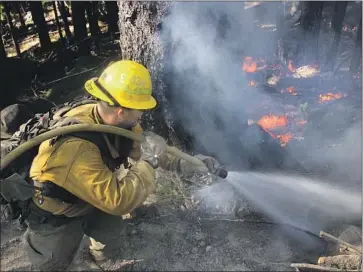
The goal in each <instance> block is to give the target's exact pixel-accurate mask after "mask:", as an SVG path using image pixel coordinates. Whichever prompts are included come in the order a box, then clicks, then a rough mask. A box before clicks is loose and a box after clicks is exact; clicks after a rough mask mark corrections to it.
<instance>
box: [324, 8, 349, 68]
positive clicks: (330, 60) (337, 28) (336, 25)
mask: <svg viewBox="0 0 363 272" xmlns="http://www.w3.org/2000/svg"><path fill="white" fill-rule="evenodd" d="M347 4H348V2H347V1H338V2H336V3H335V5H334V14H333V19H332V28H333V31H334V40H333V43H332V45H331V47H330V50H329V52H328V55H327V58H326V61H325V65H326V66H325V70H331V69H333V68H334V66H335V62H336V58H337V53H338V47H339V43H340V36H341V32H342V24H343V20H344V17H345V11H346V9H347Z"/></svg>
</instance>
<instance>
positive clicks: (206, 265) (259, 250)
mask: <svg viewBox="0 0 363 272" xmlns="http://www.w3.org/2000/svg"><path fill="white" fill-rule="evenodd" d="M157 177H158V185H157V189H156V191H155V194H154V195H152V196H150V198H149V200H148V205H150V204H152V205H155V206H156V208H157V211H158V213H157V215H156V216H146V217H136V218H134V219H129V220H128V224H127V225H126V228H125V230H124V231H120V235H122V236H123V237H124V240H123V244H120V245H119V252H118V253H117V254H116V255H117V257H116V258H115V259H113V260H109V261H108V262H106V263H105V264H103V265H102V269H104V270H111V271H112V270H117V271H120V270H122V271H124V270H126V271H130V270H133V271H138V270H158V271H161V270H169V271H186V270H188V271H191V270H194V271H211V270H218V271H255V270H259V271H262V270H263V271H293V270H292V269H291V268H290V267H289V265H290V263H291V262H315V261H316V260H317V258H318V256H320V255H321V254H323V252H324V250H325V243H324V242H322V241H321V240H319V239H317V238H316V237H313V236H309V235H308V234H306V233H303V232H300V231H297V230H294V229H286V228H285V229H283V228H281V226H279V225H270V224H254V223H245V222H241V219H236V218H235V217H234V216H232V215H231V212H230V211H228V210H230V207H228V206H225V207H224V208H225V209H224V212H222V213H220V214H219V215H217V213H216V209H209V210H208V212H207V209H206V208H208V207H203V208H202V205H195V206H194V207H192V206H191V205H190V202H188V199H187V198H188V197H187V196H186V195H185V194H187V188H184V189H183V188H181V186H183V185H181V184H179V183H178V182H179V181H180V180H179V179H178V178H177V177H176V176H175V175H168V174H167V173H165V172H163V171H160V172H159V173H158V176H157ZM182 190H183V193H181V192H182ZM184 190H185V191H184ZM170 192H175V196H174V197H170V195H172V194H170ZM181 194H183V195H184V196H183V197H185V198H186V199H183V197H180V195H181ZM168 195H169V197H167V196H168ZM181 203H183V204H181ZM180 204H181V205H180ZM188 205H189V206H188ZM242 206H243V205H242ZM209 208H215V207H209ZM222 208H223V207H219V210H220V211H221V210H222ZM242 212H244V216H242V217H244V218H248V219H251V216H252V217H253V216H257V215H255V214H254V213H253V211H250V210H248V209H244V210H243V211H242ZM240 218H241V216H240ZM260 220H261V217H260ZM23 232H24V231H21V230H18V229H17V224H16V222H12V223H7V222H2V225H1V271H24V270H30V269H31V266H30V263H29V261H28V259H27V257H26V255H25V254H24V251H23V243H22V234H23ZM87 241H88V237H86V236H85V237H84V240H83V242H82V245H81V247H80V249H79V252H78V253H77V256H76V258H75V260H74V262H73V264H72V265H71V267H70V268H69V270H70V271H91V270H92V271H94V270H96V271H97V270H100V268H99V267H98V266H97V265H96V264H95V263H94V262H93V261H92V260H91V258H90V257H89V255H88V251H87Z"/></svg>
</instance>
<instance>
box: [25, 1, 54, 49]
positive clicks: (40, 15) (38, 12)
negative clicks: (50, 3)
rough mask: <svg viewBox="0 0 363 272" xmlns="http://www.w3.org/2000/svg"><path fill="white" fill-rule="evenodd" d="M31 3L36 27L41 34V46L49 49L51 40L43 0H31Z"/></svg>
mask: <svg viewBox="0 0 363 272" xmlns="http://www.w3.org/2000/svg"><path fill="white" fill-rule="evenodd" d="M29 5H30V11H31V14H32V18H33V21H34V24H35V25H36V29H37V32H38V34H39V41H40V46H41V47H42V49H44V50H47V49H48V48H49V47H50V46H51V41H50V38H49V33H48V27H47V22H46V21H45V18H44V9H43V5H42V2H38V1H34V2H33V1H31V2H29Z"/></svg>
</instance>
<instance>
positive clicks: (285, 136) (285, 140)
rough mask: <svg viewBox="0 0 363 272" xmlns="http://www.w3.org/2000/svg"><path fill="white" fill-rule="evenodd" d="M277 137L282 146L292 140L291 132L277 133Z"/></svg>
mask: <svg viewBox="0 0 363 272" xmlns="http://www.w3.org/2000/svg"><path fill="white" fill-rule="evenodd" d="M277 138H278V139H279V140H280V144H281V146H286V144H287V143H288V142H289V141H290V140H291V138H292V135H291V133H286V134H281V135H277Z"/></svg>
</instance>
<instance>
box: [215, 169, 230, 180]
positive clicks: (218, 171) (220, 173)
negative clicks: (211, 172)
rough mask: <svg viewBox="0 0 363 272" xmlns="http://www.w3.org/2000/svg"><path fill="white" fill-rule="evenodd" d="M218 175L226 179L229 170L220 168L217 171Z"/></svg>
mask: <svg viewBox="0 0 363 272" xmlns="http://www.w3.org/2000/svg"><path fill="white" fill-rule="evenodd" d="M215 175H216V176H218V177H220V178H222V179H225V178H226V177H227V176H228V171H227V170H226V169H223V168H218V170H217V171H216V173H215Z"/></svg>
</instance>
